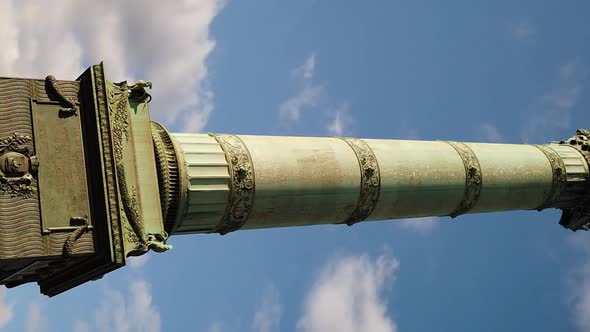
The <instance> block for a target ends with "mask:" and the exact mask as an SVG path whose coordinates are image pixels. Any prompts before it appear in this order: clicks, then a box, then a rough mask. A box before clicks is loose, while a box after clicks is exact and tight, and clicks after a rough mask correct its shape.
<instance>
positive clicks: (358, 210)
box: [341, 138, 381, 226]
mask: <svg viewBox="0 0 590 332" xmlns="http://www.w3.org/2000/svg"><path fill="white" fill-rule="evenodd" d="M341 139H342V140H343V141H345V142H346V143H348V145H349V146H350V147H351V148H352V150H353V151H354V154H355V155H356V158H357V159H358V162H359V167H360V171H361V189H360V194H359V199H358V201H357V203H356V206H355V208H354V210H353V211H352V213H351V215H350V216H349V217H348V219H346V220H345V221H344V222H343V223H344V224H347V225H348V226H352V225H354V224H356V223H357V222H360V221H363V220H365V219H367V217H368V216H369V215H370V214H371V212H373V210H374V209H375V205H377V201H378V200H379V192H380V190H381V174H380V172H379V164H378V163H377V157H375V153H373V150H371V147H370V146H369V145H368V144H367V143H366V142H365V141H363V140H361V139H358V138H341Z"/></svg>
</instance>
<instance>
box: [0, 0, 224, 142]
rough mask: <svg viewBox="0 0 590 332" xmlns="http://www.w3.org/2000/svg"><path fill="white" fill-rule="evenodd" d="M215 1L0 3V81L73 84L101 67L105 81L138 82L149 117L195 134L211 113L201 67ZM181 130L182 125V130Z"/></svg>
mask: <svg viewBox="0 0 590 332" xmlns="http://www.w3.org/2000/svg"><path fill="white" fill-rule="evenodd" d="M222 6H223V3H222V1H220V0H186V1H182V2H174V3H173V4H170V3H168V2H165V1H156V0H153V1H149V3H148V2H142V3H141V5H139V4H138V3H136V2H132V1H131V2H130V1H123V2H121V1H116V0H107V1H89V0H87V1H59V2H51V3H49V2H38V1H2V2H1V3H0V40H2V46H3V47H2V52H1V54H0V75H2V76H25V77H39V78H43V77H45V76H46V75H48V74H53V75H55V76H56V77H57V78H58V79H75V78H76V77H77V76H78V75H79V74H80V73H81V72H82V70H83V69H84V68H85V67H87V66H88V65H90V64H94V63H97V62H99V61H101V60H104V61H105V67H106V69H107V75H108V77H109V78H110V79H112V80H115V81H118V80H129V81H132V80H134V79H138V78H141V79H146V80H150V81H152V82H153V83H154V89H153V90H152V91H151V92H150V93H151V94H152V96H153V101H152V102H151V104H150V107H151V113H152V116H153V117H154V118H155V119H156V120H159V121H162V122H164V123H165V124H168V125H171V124H183V128H182V129H185V130H191V131H198V130H201V129H202V128H203V126H204V125H205V124H206V122H207V119H208V116H209V114H210V112H211V110H212V100H213V93H212V92H211V90H210V89H209V88H208V86H207V83H206V82H207V67H206V60H207V58H208V56H209V55H210V54H211V52H212V50H213V48H214V47H215V42H214V41H213V40H212V39H211V37H210V35H209V29H210V24H211V21H212V20H213V18H214V17H215V16H216V15H217V14H218V13H219V11H220V10H221V8H222ZM184 124H186V125H184Z"/></svg>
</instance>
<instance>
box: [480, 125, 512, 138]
mask: <svg viewBox="0 0 590 332" xmlns="http://www.w3.org/2000/svg"><path fill="white" fill-rule="evenodd" d="M478 134H479V138H480V139H483V140H484V141H485V142H488V143H503V142H504V141H505V139H504V136H503V135H502V134H500V130H498V128H497V127H496V126H494V125H492V124H489V123H484V124H482V125H480V126H479V129H478Z"/></svg>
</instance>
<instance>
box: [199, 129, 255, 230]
mask: <svg viewBox="0 0 590 332" xmlns="http://www.w3.org/2000/svg"><path fill="white" fill-rule="evenodd" d="M210 135H211V136H212V137H213V138H215V139H216V140H217V142H218V143H219V144H220V145H221V148H222V149H223V151H224V152H225V158H226V160H227V162H228V163H229V173H230V178H231V182H230V194H229V201H228V204H227V208H226V211H225V215H224V216H223V218H222V220H221V222H220V223H219V225H218V226H217V227H216V229H215V231H214V232H218V233H219V234H221V235H225V234H227V233H229V232H233V231H237V230H238V229H240V228H241V227H242V226H243V225H244V224H245V223H246V220H247V219H248V216H249V215H250V212H251V210H252V205H253V203H254V165H253V163H252V158H251V156H250V153H249V152H248V148H247V147H246V145H245V144H244V142H242V140H241V139H240V138H239V137H237V136H235V135H228V134H220V135H214V134H210Z"/></svg>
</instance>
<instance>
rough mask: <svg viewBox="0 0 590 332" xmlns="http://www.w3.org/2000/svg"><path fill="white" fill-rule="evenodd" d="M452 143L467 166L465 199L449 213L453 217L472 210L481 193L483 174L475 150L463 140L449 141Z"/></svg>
mask: <svg viewBox="0 0 590 332" xmlns="http://www.w3.org/2000/svg"><path fill="white" fill-rule="evenodd" d="M446 143H448V144H449V145H451V146H452V147H453V148H454V149H455V150H456V151H457V153H458V154H459V156H460V157H461V160H463V166H465V192H464V193H463V199H462V200H461V202H459V205H457V207H456V208H455V210H453V212H451V213H450V214H449V215H450V216H451V217H452V218H455V217H457V216H460V215H462V214H465V213H467V212H468V211H469V210H471V209H472V208H473V207H474V206H475V203H477V199H478V198H479V194H480V193H481V185H482V175H481V167H480V165H479V160H477V156H476V155H475V153H473V151H472V150H471V149H470V148H469V147H468V146H467V145H466V144H465V143H461V142H451V141H447V142H446Z"/></svg>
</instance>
